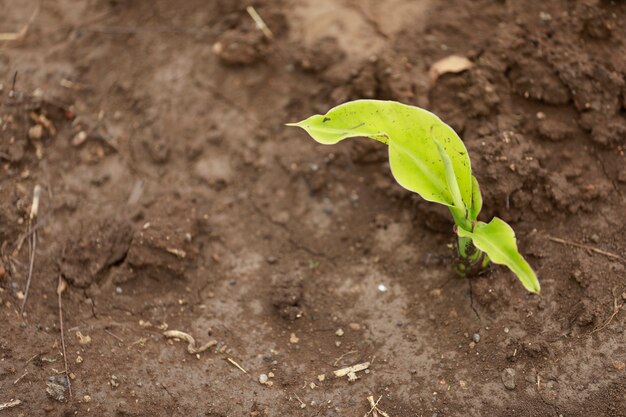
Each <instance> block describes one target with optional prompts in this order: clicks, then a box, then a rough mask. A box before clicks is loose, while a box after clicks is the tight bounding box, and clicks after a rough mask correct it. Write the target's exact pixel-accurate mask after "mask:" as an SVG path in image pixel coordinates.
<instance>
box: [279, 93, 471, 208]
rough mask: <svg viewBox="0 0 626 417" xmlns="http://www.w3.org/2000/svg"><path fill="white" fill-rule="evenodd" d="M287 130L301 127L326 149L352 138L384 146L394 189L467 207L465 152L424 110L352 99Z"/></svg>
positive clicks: (445, 127) (468, 177)
mask: <svg viewBox="0 0 626 417" xmlns="http://www.w3.org/2000/svg"><path fill="white" fill-rule="evenodd" d="M289 126H298V127H301V128H303V129H304V130H306V131H307V132H308V133H309V134H310V135H311V136H312V137H313V139H315V140H316V141H318V142H320V143H323V144H327V145H331V144H335V143H337V142H339V141H341V140H343V139H346V138H352V137H358V136H363V137H368V138H371V139H375V140H378V141H380V142H383V143H386V144H387V145H389V164H390V166H391V172H392V173H393V176H394V177H395V179H396V181H398V183H399V184H400V185H402V186H403V187H404V188H406V189H408V190H411V191H413V192H416V193H418V194H419V195H421V196H422V198H424V199H425V200H428V201H433V202H436V203H440V204H444V205H446V206H450V207H453V208H456V209H457V210H458V211H463V212H465V210H467V207H471V204H472V179H471V166H470V160H469V156H468V154H467V149H465V145H464V144H463V141H461V139H460V138H459V136H458V135H457V134H456V133H455V132H454V130H452V128H451V127H450V126H448V125H447V124H445V123H443V122H442V121H441V120H440V119H439V118H438V117H437V116H435V115H434V114H432V113H430V112H428V111H426V110H424V109H420V108H418V107H413V106H407V105H405V104H401V103H397V102H393V101H380V100H356V101H352V102H349V103H345V104H342V105H340V106H337V107H335V108H333V109H331V110H330V111H328V113H326V114H325V115H315V116H311V117H309V118H308V119H306V120H303V121H301V122H299V123H292V124H289ZM433 132H434V133H435V134H436V141H435V140H433V138H434V136H433ZM439 146H441V147H442V148H443V150H444V151H445V152H444V153H443V154H445V155H447V156H448V158H449V163H450V164H451V167H452V170H450V169H447V170H446V161H444V158H442V155H443V154H442V153H440V151H439ZM452 173H453V177H454V179H455V181H452V182H451V181H450V179H449V176H450V175H448V174H452ZM454 184H456V189H455V185H454ZM459 195H460V199H459Z"/></svg>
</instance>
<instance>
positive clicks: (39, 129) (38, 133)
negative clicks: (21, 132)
mask: <svg viewBox="0 0 626 417" xmlns="http://www.w3.org/2000/svg"><path fill="white" fill-rule="evenodd" d="M42 136H43V126H42V125H35V126H33V127H31V128H30V129H28V138H29V139H31V140H39V139H41V137H42Z"/></svg>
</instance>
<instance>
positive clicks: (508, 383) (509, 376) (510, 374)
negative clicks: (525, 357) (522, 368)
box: [502, 368, 515, 390]
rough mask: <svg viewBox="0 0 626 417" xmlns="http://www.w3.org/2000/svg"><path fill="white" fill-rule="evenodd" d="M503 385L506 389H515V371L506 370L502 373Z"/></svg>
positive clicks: (511, 369)
mask: <svg viewBox="0 0 626 417" xmlns="http://www.w3.org/2000/svg"><path fill="white" fill-rule="evenodd" d="M502 383H503V384H504V386H505V387H506V389H511V390H512V389H515V369H513V368H506V369H505V370H504V371H502Z"/></svg>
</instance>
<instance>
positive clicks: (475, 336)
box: [472, 333, 480, 343]
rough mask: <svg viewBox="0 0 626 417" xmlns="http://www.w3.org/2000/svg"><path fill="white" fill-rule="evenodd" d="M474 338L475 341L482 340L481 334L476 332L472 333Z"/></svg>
mask: <svg viewBox="0 0 626 417" xmlns="http://www.w3.org/2000/svg"><path fill="white" fill-rule="evenodd" d="M472 340H473V341H474V342H475V343H478V342H480V335H479V334H478V333H474V334H473V335H472Z"/></svg>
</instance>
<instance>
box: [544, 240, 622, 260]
mask: <svg viewBox="0 0 626 417" xmlns="http://www.w3.org/2000/svg"><path fill="white" fill-rule="evenodd" d="M548 240H551V241H552V242H556V243H560V244H562V245H569V246H574V247H576V248H581V249H586V250H588V251H591V252H594V253H597V254H599V255H604V256H608V257H609V258H613V259H617V260H618V261H622V262H625V263H626V259H624V258H622V257H621V256H619V255H616V254H614V253H611V252H607V251H604V250H602V249H598V248H594V247H593V246H589V245H584V244H582V243H578V242H572V241H571V240H565V239H561V238H558V237H554V236H548Z"/></svg>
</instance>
